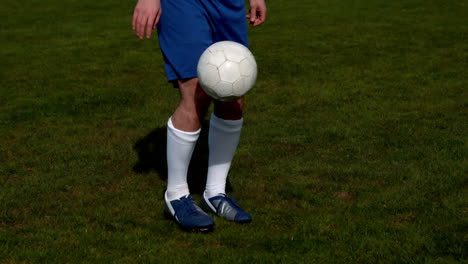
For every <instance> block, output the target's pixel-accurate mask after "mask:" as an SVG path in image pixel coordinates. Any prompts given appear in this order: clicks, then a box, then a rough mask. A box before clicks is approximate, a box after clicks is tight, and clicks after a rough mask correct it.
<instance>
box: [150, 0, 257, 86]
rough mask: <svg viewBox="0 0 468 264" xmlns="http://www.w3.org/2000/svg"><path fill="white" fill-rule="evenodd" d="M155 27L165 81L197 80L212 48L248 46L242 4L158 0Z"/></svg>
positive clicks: (241, 1) (219, 0)
mask: <svg viewBox="0 0 468 264" xmlns="http://www.w3.org/2000/svg"><path fill="white" fill-rule="evenodd" d="M161 8H162V15H161V18H160V20H159V23H158V25H157V29H158V38H159V46H160V48H161V51H162V54H163V57H164V62H165V65H164V69H165V71H166V75H167V80H168V81H175V80H178V79H188V78H194V77H197V64H198V59H199V58H200V56H201V54H202V53H203V51H205V49H206V48H208V47H209V46H210V45H211V44H213V43H215V42H218V41H223V40H231V41H235V42H238V43H241V44H243V45H245V46H248V37H247V19H246V17H245V15H246V12H245V3H244V0H161Z"/></svg>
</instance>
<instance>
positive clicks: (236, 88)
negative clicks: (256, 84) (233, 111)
mask: <svg viewBox="0 0 468 264" xmlns="http://www.w3.org/2000/svg"><path fill="white" fill-rule="evenodd" d="M247 88H248V87H247V86H246V85H245V77H240V78H239V79H237V80H236V81H235V82H234V84H233V85H232V93H233V94H234V95H235V96H238V97H241V96H243V95H244V94H246V93H247V91H248V89H247Z"/></svg>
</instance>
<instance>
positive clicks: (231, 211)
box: [203, 193, 252, 223]
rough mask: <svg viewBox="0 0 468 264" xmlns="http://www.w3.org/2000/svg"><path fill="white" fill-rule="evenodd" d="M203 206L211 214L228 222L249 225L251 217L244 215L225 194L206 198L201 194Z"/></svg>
mask: <svg viewBox="0 0 468 264" xmlns="http://www.w3.org/2000/svg"><path fill="white" fill-rule="evenodd" d="M203 206H204V207H207V208H209V209H210V210H211V211H212V212H213V213H215V214H216V215H218V216H219V217H222V218H224V219H226V220H229V221H234V222H236V223H249V222H251V221H252V216H250V215H249V214H248V213H246V212H245V211H244V210H242V208H240V206H239V205H238V204H237V203H236V202H235V200H234V199H233V198H231V197H229V196H227V195H226V194H221V193H220V194H219V195H217V196H214V197H211V198H207V197H206V196H205V193H203Z"/></svg>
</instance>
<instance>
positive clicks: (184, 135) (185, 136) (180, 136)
mask: <svg viewBox="0 0 468 264" xmlns="http://www.w3.org/2000/svg"><path fill="white" fill-rule="evenodd" d="M171 119H172V117H170V118H169V120H168V121H167V136H170V137H172V138H173V139H174V140H176V141H177V142H179V143H181V144H192V143H194V142H196V141H197V140H198V136H199V135H200V131H201V128H199V129H198V130H197V131H194V132H187V131H182V130H180V129H177V128H175V127H174V125H173V124H172V120H171Z"/></svg>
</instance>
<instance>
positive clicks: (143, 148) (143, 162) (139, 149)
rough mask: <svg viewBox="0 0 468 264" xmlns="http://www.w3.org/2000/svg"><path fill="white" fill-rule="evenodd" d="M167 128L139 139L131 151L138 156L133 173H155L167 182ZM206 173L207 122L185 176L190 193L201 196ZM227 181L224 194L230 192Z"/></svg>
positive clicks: (158, 129) (203, 126) (230, 188)
mask: <svg viewBox="0 0 468 264" xmlns="http://www.w3.org/2000/svg"><path fill="white" fill-rule="evenodd" d="M166 130H167V127H160V128H156V129H155V130H153V131H151V132H150V133H149V134H148V135H146V136H145V137H143V138H141V139H139V140H138V141H137V142H136V143H135V145H134V146H133V149H134V150H135V152H136V153H137V155H138V161H137V162H136V164H135V165H134V166H133V171H135V172H136V173H139V174H146V173H149V172H152V171H156V172H157V174H158V175H159V177H160V178H161V180H163V181H166V180H167V162H166V138H167V134H166ZM207 172H208V122H204V123H203V125H202V130H201V133H200V137H199V138H198V141H197V144H196V145H195V150H194V151H193V155H192V160H191V161H190V165H189V170H188V174H187V182H188V185H189V188H190V192H191V193H197V194H202V193H203V191H204V190H205V184H206V175H207ZM231 191H232V187H231V184H230V183H229V180H228V181H227V183H226V192H231Z"/></svg>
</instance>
